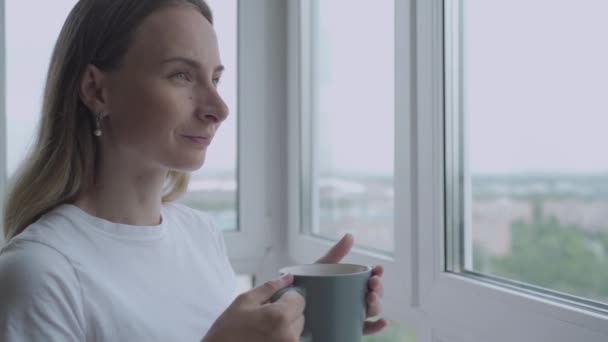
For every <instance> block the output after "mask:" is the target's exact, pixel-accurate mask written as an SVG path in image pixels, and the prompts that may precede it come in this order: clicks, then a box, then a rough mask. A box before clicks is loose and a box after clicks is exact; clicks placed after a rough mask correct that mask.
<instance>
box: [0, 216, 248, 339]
mask: <svg viewBox="0 0 608 342" xmlns="http://www.w3.org/2000/svg"><path fill="white" fill-rule="evenodd" d="M161 215H162V223H161V224H160V225H157V226H130V225H124V224H116V223H112V222H109V221H106V220H103V219H100V218H97V217H94V216H91V215H89V214H87V213H86V212H84V211H83V210H81V209H80V208H78V207H76V206H74V205H69V204H64V205H61V206H59V207H57V208H55V209H54V210H52V211H51V212H49V213H48V214H46V215H44V216H42V217H41V218H40V219H39V220H38V221H37V222H35V223H34V224H32V225H30V226H29V227H28V228H27V229H26V230H25V231H24V232H23V233H21V234H19V235H18V236H16V237H15V238H13V239H12V240H11V241H10V242H9V243H8V244H7V245H6V246H5V247H4V248H2V250H1V251H0V341H7V342H8V341H24V342H26V341H58V342H71V341H78V342H81V341H111V342H115V341H116V342H117V341H180V342H182V341H184V342H186V341H200V340H201V339H202V338H203V337H204V335H205V334H206V332H207V330H208V329H209V327H210V326H211V324H213V322H214V321H215V320H216V319H217V318H218V316H219V315H220V314H221V313H222V312H223V311H224V310H225V309H226V308H227V307H228V305H229V304H230V303H231V302H232V300H233V299H234V297H235V295H236V277H235V275H234V271H233V269H232V267H231V265H230V262H229V260H228V257H227V254H226V250H225V246H224V240H223V237H222V234H221V232H220V231H218V230H217V229H216V228H215V227H214V226H213V224H212V223H211V220H210V219H209V218H208V217H207V216H205V215H204V214H202V213H200V212H198V211H196V210H194V209H191V208H188V207H186V206H184V205H180V204H164V205H163V206H162V209H161Z"/></svg>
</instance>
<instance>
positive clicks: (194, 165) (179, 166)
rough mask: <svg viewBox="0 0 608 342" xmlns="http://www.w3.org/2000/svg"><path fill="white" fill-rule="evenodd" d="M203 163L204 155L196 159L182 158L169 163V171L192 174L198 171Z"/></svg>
mask: <svg viewBox="0 0 608 342" xmlns="http://www.w3.org/2000/svg"><path fill="white" fill-rule="evenodd" d="M204 163H205V155H204V154H203V156H202V157H200V156H198V158H183V159H180V160H174V161H173V163H171V167H170V168H171V169H172V170H175V171H183V172H193V171H196V170H198V169H200V168H201V167H202V166H203V164H204Z"/></svg>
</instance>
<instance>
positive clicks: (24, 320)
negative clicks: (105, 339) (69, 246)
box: [0, 240, 86, 342]
mask: <svg viewBox="0 0 608 342" xmlns="http://www.w3.org/2000/svg"><path fill="white" fill-rule="evenodd" d="M83 322H84V318H83V311H82V294H81V288H80V283H79V281H78V277H77V274H76V273H75V270H74V268H73V266H72V264H71V263H70V262H69V260H68V259H67V258H66V257H65V256H64V255H62V254H61V253H60V252H58V251H57V250H55V249H53V248H52V247H50V246H47V245H45V244H42V243H39V242H34V241H28V240H17V241H11V242H10V243H9V244H8V245H7V246H5V247H4V248H3V249H2V251H1V252H0V341H23V342H29V341H51V342H53V341H61V342H71V341H84V340H86V338H85V333H84V331H85V329H84V327H83Z"/></svg>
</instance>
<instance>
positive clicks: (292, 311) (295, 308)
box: [266, 291, 306, 322]
mask: <svg viewBox="0 0 608 342" xmlns="http://www.w3.org/2000/svg"><path fill="white" fill-rule="evenodd" d="M266 306H268V307H269V309H270V310H276V311H278V312H280V313H282V314H283V315H284V316H285V318H286V319H287V321H288V322H292V321H294V320H296V319H297V318H298V317H299V316H301V315H302V313H304V308H305V307H306V301H305V300H304V297H303V296H302V295H301V294H299V293H298V292H296V291H287V292H286V293H285V294H284V295H282V296H281V298H279V299H278V300H277V301H276V302H274V303H269V304H267V305H266Z"/></svg>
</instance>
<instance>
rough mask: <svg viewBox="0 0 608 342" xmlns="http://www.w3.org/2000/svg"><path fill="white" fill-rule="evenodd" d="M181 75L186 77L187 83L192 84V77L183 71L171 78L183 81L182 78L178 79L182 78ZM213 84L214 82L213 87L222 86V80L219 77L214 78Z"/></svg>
mask: <svg viewBox="0 0 608 342" xmlns="http://www.w3.org/2000/svg"><path fill="white" fill-rule="evenodd" d="M180 75H183V76H184V79H185V80H186V81H188V82H190V80H191V78H190V75H188V73H186V72H183V71H180V72H176V73H174V74H173V75H172V76H171V77H172V78H176V79H180V80H181V78H178V76H180ZM212 82H213V85H214V86H216V87H217V86H218V85H219V84H220V78H219V77H216V78H214V79H213V80H212Z"/></svg>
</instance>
